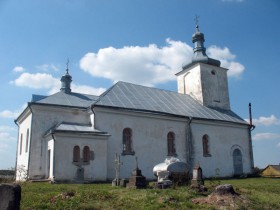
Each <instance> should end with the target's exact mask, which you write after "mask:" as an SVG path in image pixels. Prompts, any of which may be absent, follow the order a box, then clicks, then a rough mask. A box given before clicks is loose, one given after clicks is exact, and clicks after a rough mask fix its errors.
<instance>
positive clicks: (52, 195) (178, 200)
mask: <svg viewBox="0 0 280 210" xmlns="http://www.w3.org/2000/svg"><path fill="white" fill-rule="evenodd" d="M218 183H222V184H223V183H229V184H232V185H233V187H234V189H235V190H236V191H237V192H238V193H240V194H242V195H244V196H246V197H247V198H248V199H249V200H250V204H249V205H250V206H249V209H280V199H279V198H280V179H268V178H251V179H239V180H222V181H219V182H218V181H215V182H210V181H206V182H205V185H206V186H207V187H208V188H209V192H208V193H211V191H212V190H213V187H214V186H215V184H218ZM67 194H68V195H69V196H66V195H67ZM206 195H207V194H204V195H202V194H199V193H197V192H195V191H194V190H191V189H190V188H189V187H186V186H182V187H174V188H172V189H165V190H159V189H153V188H152V187H149V188H147V189H140V190H136V189H127V188H121V187H112V186H111V185H110V184H48V183H23V184H22V200H21V208H22V209H211V207H210V206H206V205H196V204H193V203H192V201H191V199H192V198H198V197H202V196H206ZM241 208H242V207H241ZM212 209H213V208H212Z"/></svg>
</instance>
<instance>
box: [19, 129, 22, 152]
mask: <svg viewBox="0 0 280 210" xmlns="http://www.w3.org/2000/svg"><path fill="white" fill-rule="evenodd" d="M21 153H22V134H20V141H19V154H20V155H21Z"/></svg>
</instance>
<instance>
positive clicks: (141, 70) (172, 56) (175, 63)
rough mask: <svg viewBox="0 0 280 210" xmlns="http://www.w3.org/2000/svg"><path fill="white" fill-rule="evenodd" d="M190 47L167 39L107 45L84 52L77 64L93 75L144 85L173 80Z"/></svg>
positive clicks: (187, 57)
mask: <svg viewBox="0 0 280 210" xmlns="http://www.w3.org/2000/svg"><path fill="white" fill-rule="evenodd" d="M191 57H192V48H191V47H190V46H188V45H187V44H185V43H183V42H180V41H173V40H170V39H167V40H166V46H164V47H161V48H160V47H158V46H156V45H155V44H150V45H149V46H145V47H140V46H125V47H123V48H120V49H116V48H114V47H108V48H103V49H100V50H99V51H98V52H97V53H92V52H90V53H87V54H86V55H84V57H83V58H82V59H81V60H80V68H81V69H82V70H84V71H85V72H88V73H89V74H91V75H92V76H96V77H104V78H107V79H110V80H112V81H113V82H116V81H120V80H122V81H128V82H133V83H138V84H142V85H147V86H154V85H155V84H158V83H163V82H167V81H170V80H175V79H176V77H175V76H174V74H175V73H177V72H179V71H181V69H182V66H183V64H186V63H188V62H190V61H191Z"/></svg>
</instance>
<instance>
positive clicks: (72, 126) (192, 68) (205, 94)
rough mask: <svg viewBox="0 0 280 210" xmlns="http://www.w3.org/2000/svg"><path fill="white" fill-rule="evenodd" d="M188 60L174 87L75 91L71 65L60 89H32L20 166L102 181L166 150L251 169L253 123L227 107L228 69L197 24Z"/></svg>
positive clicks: (51, 175) (219, 169)
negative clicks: (45, 91)
mask: <svg viewBox="0 0 280 210" xmlns="http://www.w3.org/2000/svg"><path fill="white" fill-rule="evenodd" d="M192 41H193V43H194V55H193V59H192V62H191V63H190V64H188V65H186V66H184V67H183V69H182V70H181V71H180V72H179V73H177V74H176V76H177V82H178V92H171V91H166V90H160V89H156V88H150V87H145V86H141V85H135V84H131V83H127V82H117V83H116V84H115V85H113V86H112V87H111V88H109V89H108V90H107V91H105V92H104V93H103V94H101V95H100V96H93V95H86V94H81V93H74V92H72V91H71V81H72V77H71V76H70V74H69V72H68V69H67V70H66V74H65V75H64V76H62V78H61V89H60V91H59V92H57V93H55V94H53V95H50V96H39V95H33V96H32V100H31V102H29V103H28V106H27V107H26V109H25V110H24V111H23V112H22V113H21V114H20V116H19V117H18V118H17V119H16V123H17V124H18V127H19V132H18V134H19V136H18V145H17V160H16V161H17V163H16V166H17V179H18V180H19V179H23V177H22V176H21V174H20V172H19V170H18V169H20V168H24V169H26V173H27V174H26V175H27V176H26V177H25V178H28V179H32V180H41V179H49V180H51V181H81V180H84V181H105V180H112V179H114V178H115V173H116V171H115V169H116V165H115V157H116V155H117V156H118V155H120V160H121V162H122V164H121V166H120V177H121V178H128V177H130V175H131V172H132V170H133V169H134V168H135V166H136V164H135V157H137V158H138V165H139V168H140V169H141V170H142V174H143V175H144V176H146V178H148V179H154V178H155V177H154V174H153V167H154V166H155V165H157V164H158V163H161V162H163V161H164V160H165V159H166V158H168V157H176V158H178V159H180V161H183V162H186V163H187V165H188V170H189V171H190V173H191V172H192V168H193V167H194V166H195V165H196V164H200V167H201V168H202V169H203V174H204V176H205V177H213V176H215V177H216V176H220V177H231V176H234V175H242V174H249V173H251V172H252V168H253V153H252V141H251V126H250V125H249V124H248V123H247V122H245V121H244V120H243V119H242V118H240V117H239V116H238V115H236V114H235V113H234V112H233V111H231V109H230V100H229V93H228V83H227V69H225V68H222V67H220V62H219V61H218V60H215V59H212V58H209V57H208V56H207V55H206V52H205V48H204V44H203V43H204V34H203V33H201V32H200V31H199V29H198V26H197V27H196V32H195V33H194V35H193V37H192Z"/></svg>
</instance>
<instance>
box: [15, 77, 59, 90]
mask: <svg viewBox="0 0 280 210" xmlns="http://www.w3.org/2000/svg"><path fill="white" fill-rule="evenodd" d="M11 83H12V84H15V85H16V86H20V87H29V88H34V89H41V88H46V89H49V88H52V87H53V86H55V85H57V84H59V80H58V79H56V78H54V77H53V76H52V75H50V74H46V73H36V74H30V73H23V74H21V75H20V76H19V77H18V78H17V79H16V80H15V81H12V82H11Z"/></svg>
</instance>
